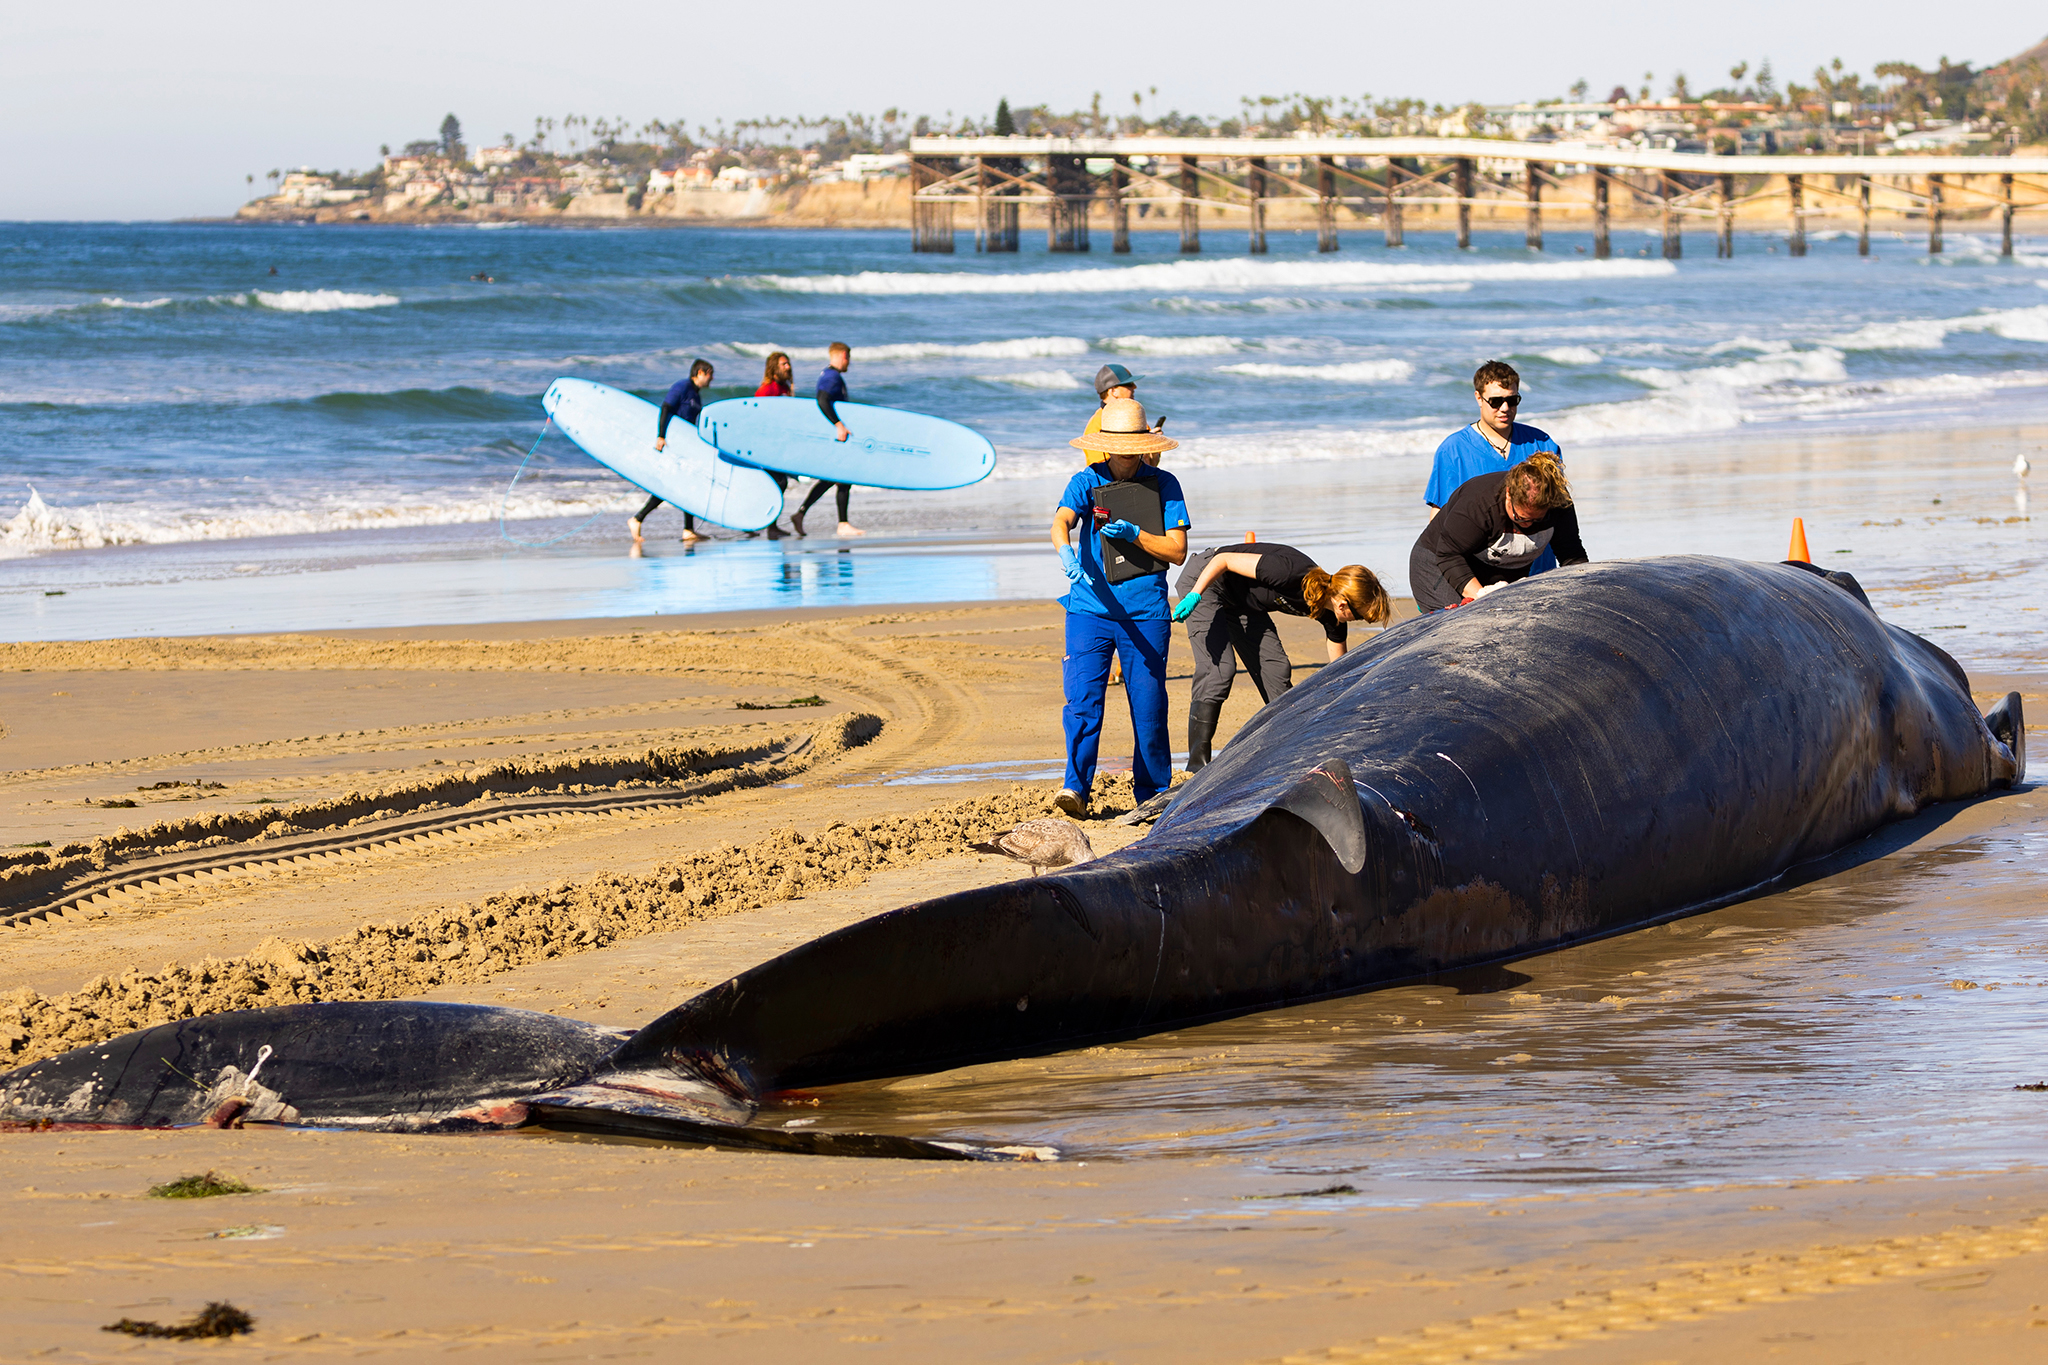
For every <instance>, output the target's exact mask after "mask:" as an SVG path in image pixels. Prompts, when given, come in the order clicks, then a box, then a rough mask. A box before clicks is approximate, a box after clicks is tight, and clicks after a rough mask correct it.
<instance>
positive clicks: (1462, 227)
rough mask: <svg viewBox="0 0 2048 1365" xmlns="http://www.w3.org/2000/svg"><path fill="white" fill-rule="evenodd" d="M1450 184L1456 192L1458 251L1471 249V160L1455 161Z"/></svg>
mask: <svg viewBox="0 0 2048 1365" xmlns="http://www.w3.org/2000/svg"><path fill="white" fill-rule="evenodd" d="M1452 184H1453V185H1455V186H1456V188H1457V192H1458V250H1460V251H1470V250H1471V249H1472V158H1471V157H1469V156H1461V157H1459V158H1458V159H1457V170H1456V171H1455V172H1454V173H1453V175H1452Z"/></svg>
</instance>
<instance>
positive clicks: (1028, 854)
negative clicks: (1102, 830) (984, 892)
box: [971, 819, 1095, 877]
mask: <svg viewBox="0 0 2048 1365" xmlns="http://www.w3.org/2000/svg"><path fill="white" fill-rule="evenodd" d="M971 847H973V848H974V850H975V851H976V852H978V853H1000V854H1002V855H1003V856H1004V857H1006V858H1015V859H1016V860H1017V861H1018V862H1020V863H1029V864H1030V865H1031V875H1032V876H1034V877H1035V876H1037V875H1038V874H1039V873H1040V872H1041V871H1043V870H1044V869H1045V868H1048V867H1068V866H1071V865H1073V864H1074V863H1085V862H1087V861H1088V860H1089V859H1091V858H1093V857H1094V856H1095V849H1094V846H1093V845H1091V844H1090V843H1089V842H1088V836H1087V834H1086V833H1084V832H1083V831H1082V829H1081V827H1080V826H1079V825H1077V824H1074V823H1072V822H1071V821H1067V820H1052V819H1045V820H1026V821H1024V822H1023V823H1022V824H1018V825H1012V826H1010V827H1009V828H1008V829H1006V830H1004V831H1003V832H1002V833H1000V834H998V835H996V837H995V838H993V839H991V840H989V842H987V843H985V844H974V845H972V846H971Z"/></svg>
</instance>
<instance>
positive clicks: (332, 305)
mask: <svg viewBox="0 0 2048 1365" xmlns="http://www.w3.org/2000/svg"><path fill="white" fill-rule="evenodd" d="M247 297H248V299H249V301H250V302H253V303H255V304H257V305H258V306H260V307H263V308H271V309H275V310H276V311H278V312H280V313H338V312H344V311H346V310H348V309H352V308H389V307H391V306H392V305H393V304H395V303H398V302H399V298H398V295H396V294H350V293H345V292H344V291H342V290H339V289H285V290H280V291H278V292H275V293H273V292H271V291H269V290H265V289H253V290H251V291H249V294H248V296H247Z"/></svg>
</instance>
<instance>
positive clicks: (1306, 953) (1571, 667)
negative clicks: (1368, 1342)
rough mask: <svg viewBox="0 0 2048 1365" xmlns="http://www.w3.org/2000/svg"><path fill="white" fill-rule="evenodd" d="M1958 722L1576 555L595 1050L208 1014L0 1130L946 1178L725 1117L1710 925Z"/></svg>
mask: <svg viewBox="0 0 2048 1365" xmlns="http://www.w3.org/2000/svg"><path fill="white" fill-rule="evenodd" d="M1988 722H1989V723H1988V724H1987V718H1986V717H1980V716H1979V715H1978V713H1977V710H1976V708H1975V706H1974V704H1973V703H1972V701H1971V699H1970V694H1969V683H1968V679H1967V678H1966V677H1965V676H1964V674H1963V671H1962V669H1961V668H1960V667H1958V666H1957V665H1956V663H1955V661H1954V660H1952V659H1950V658H1949V656H1948V655H1947V654H1945V653H1943V652H1942V651H1941V650H1939V649H1937V648H1936V647H1935V646H1933V645H1932V644H1929V643H1928V642H1927V641H1925V640H1922V639H1920V638H1919V637H1917V636H1915V635H1912V634H1910V633H1908V632H1906V631H1904V630H1900V629H1898V628H1897V627H1894V626H1888V625H1886V624H1885V623H1884V622H1882V621H1880V620H1879V619H1878V618H1877V616H1876V614H1875V613H1874V612H1873V611H1872V610H1871V609H1870V607H1869V604H1868V603H1867V601H1865V600H1864V598H1863V594H1862V591H1861V589H1860V588H1858V587H1856V585H1855V582H1854V580H1853V579H1850V578H1848V577H1847V576H1846V575H1840V574H1836V575H1822V574H1821V573H1820V572H1819V571H1818V570H1815V569H1812V568H1811V567H1810V566H1792V565H1756V564H1746V563H1739V562H1736V561H1732V560H1725V559H1713V558H1706V557H1678V558H1668V559H1655V560H1643V561H1630V562H1620V563H1609V564H1598V565H1587V566H1581V567H1575V568H1572V569H1567V570H1562V571H1559V572H1556V573H1551V574H1545V575H1541V576H1539V577H1537V578H1534V579H1530V580H1528V581H1526V582H1523V583H1519V584H1516V585H1514V586H1513V587H1511V588H1509V589H1506V590H1504V591H1502V592H1499V593H1495V594H1492V595H1491V596H1489V597H1487V598H1485V599H1483V600H1481V601H1480V602H1478V603H1475V604H1473V605H1471V606H1467V607H1463V608H1460V609H1458V610H1457V611H1454V612H1450V613H1445V614H1440V615H1437V616H1432V617H1427V618H1424V619H1422V620H1419V621H1411V622H1408V623H1406V624H1403V625H1401V626H1397V627H1395V628H1394V629H1392V630H1388V631H1386V632H1384V633H1382V634H1381V635H1380V636H1378V637H1377V638H1376V639H1374V640H1373V641H1372V642H1371V643H1370V644H1368V645H1366V646H1365V647H1363V648H1361V649H1358V650H1355V651H1353V652H1352V653H1350V654H1347V655H1346V656H1345V657H1344V658H1342V659H1340V660H1339V661H1337V662H1336V663H1334V664H1332V665H1330V666H1328V667H1326V668H1324V669H1322V670H1321V671H1320V673H1319V674H1318V676H1317V677H1316V678H1315V679H1314V680H1313V681H1311V682H1309V683H1307V684H1305V685H1303V686H1300V687H1296V688H1295V689H1293V690H1292V691H1290V692H1288V693H1287V694H1286V695H1285V696H1284V697H1282V698H1281V699H1280V700H1279V701H1278V702H1276V703H1274V704H1273V705H1271V706H1269V707H1267V708H1266V709H1265V710H1263V711H1261V712H1260V713H1259V714H1258V715H1257V716H1256V717H1255V718H1254V719H1253V720H1252V721H1251V722H1250V723H1249V724H1248V725H1246V726H1245V727H1244V729H1242V730H1241V731H1240V732H1239V733H1238V735H1237V737H1236V738H1235V739H1233V740H1232V741H1231V743H1230V745H1229V747H1228V748H1226V749H1225V750H1224V752H1223V753H1222V755H1221V756H1219V757H1218V758H1217V759H1216V761H1215V762H1213V763H1211V764H1210V765H1209V766H1208V767H1207V768H1205V769H1204V770H1203V771H1202V772H1201V774H1200V775H1199V776H1197V777H1196V778H1195V779H1194V780H1193V781H1191V782H1190V783H1188V785H1187V786H1186V787H1185V788H1183V789H1182V795H1181V797H1180V799H1179V800H1178V801H1177V803H1176V804H1175V805H1174V806H1173V808H1172V809H1171V810H1170V811H1169V812H1168V814H1167V815H1166V817H1165V818H1163V819H1162V820H1161V821H1160V822H1159V824H1158V825H1157V826H1156V827H1155V828H1154V829H1153V831H1152V832H1151V833H1150V834H1148V835H1147V836H1146V837H1145V838H1143V839H1141V840H1139V841H1138V842H1137V843H1135V844H1133V845H1131V846H1130V847H1128V848H1125V849H1123V850H1120V851H1118V852H1115V853H1112V854H1110V855H1108V856H1106V857H1103V858H1100V859H1097V860H1095V861H1093V862H1090V863H1086V864H1083V865H1082V866H1080V867H1077V868H1074V869H1071V870H1069V871H1065V872H1061V873H1057V874H1053V875H1049V876H1044V877H1036V878H1031V879H1028V880H1020V881H1015V882H1011V883H1007V884H1005V885H1001V886H994V887H988V888H983V889H979V890H974V891H966V892H961V893H958V894H956V895H951V896H946V897H942V898H939V899H936V900H931V901H927V902H923V903H921V904H917V905H912V906H907V907H905V908H903V909H900V910H895V911H891V912H889V913H888V914H885V915H881V916H877V917H876V918H874V919H870V920H866V921H863V922H861V923H859V924H855V925H852V926H849V927H848V928H845V929H842V930H839V931H838V932H836V933H833V934H829V935H827V936H825V937H824V938H820V939H817V940H815V941H813V942H811V943H807V944H804V945H802V946H801V947H798V948H796V949H793V950H792V951H790V952H787V953H785V954H783V955H782V956H780V957H778V958H775V959H773V960H771V961H769V962H766V963H763V964H762V965H760V966H758V967H755V968H753V969H752V970H750V971H747V972H745V973H742V974H741V975H739V976H737V977H734V978H733V979H732V980H730V981H728V982H725V983H724V984H723V985H720V986H716V987H713V988H712V989H711V990H709V991H706V992H705V993H704V994H702V995H699V996H697V997H695V998H694V999H692V1000H690V1001H687V1002H685V1003H684V1004H683V1005H681V1006H679V1007H678V1008H677V1009H675V1010H672V1011H670V1012H669V1013H668V1014H666V1015H664V1016H662V1017H661V1018H660V1019H657V1020H656V1021H654V1022H653V1023H651V1024H649V1025H648V1026H647V1027H646V1028H644V1029H642V1030H640V1032H638V1033H637V1034H634V1035H633V1036H632V1037H631V1038H629V1039H627V1040H626V1041H625V1042H624V1043H623V1044H620V1043H619V1041H618V1037H619V1035H618V1034H616V1033H614V1032H611V1031H608V1030H603V1029H598V1028H594V1027H592V1026H589V1025H584V1024H580V1023H576V1022H574V1021H571V1020H566V1019H557V1018H554V1017H552V1016H548V1015H540V1014H532V1013H529V1012H526V1011H519V1010H504V1009H491V1008H484V1007H471V1006H460V1005H444V1004H429V1003H423V1002H417V1001H378V1002H363V1003H357V1004H311V1005H293V1006H285V1007H281V1008H277V1009H268V1010H250V1011H239V1012H236V1013H231V1014H222V1015H213V1016H207V1017H202V1018H198V1019H187V1020H181V1021H177V1022H174V1023H168V1024H162V1025H158V1026H156V1027H154V1028H149V1029H144V1030H140V1031H138V1032H136V1033H131V1034H128V1035H126V1036H125V1037H122V1038H117V1039H112V1040H109V1041H108V1042H105V1043H100V1044H95V1045H93V1046H91V1047H86V1048H80V1049H77V1050H75V1051H73V1052H69V1053H66V1054H64V1055H63V1056H61V1057H54V1058H51V1059H49V1060H47V1061H43V1062H38V1063H34V1064H32V1065H30V1066H27V1067H23V1068H21V1069H19V1070H17V1071H14V1072H11V1073H8V1074H6V1075H4V1076H0V1124H30V1125H45V1124H49V1125H66V1126H69V1125H78V1124H92V1125H108V1126H112V1125H119V1126H161V1125H169V1124H184V1123H198V1122H222V1121H235V1122H240V1121H243V1120H244V1119H246V1120H247V1121H255V1122H278V1123H299V1124H323V1125H333V1126H353V1127H362V1128H382V1129H405V1130H414V1131H435V1130H439V1131H447V1130H462V1129H478V1128H489V1127H513V1126H519V1125H521V1124H525V1123H529V1122H538V1123H542V1124H544V1125H549V1126H557V1127H565V1128H571V1129H577V1130H584V1131H610V1132H625V1133H632V1134H638V1135H643V1136H667V1137H670V1138H672V1139H675V1140H688V1141H708V1142H717V1143H719V1144H721V1145H734V1146H749V1147H754V1148H758V1149H774V1150H784V1151H807V1152H817V1153H835V1152H836V1153H845V1154H858V1155H890V1156H922V1157H933V1156H937V1157H946V1158H950V1159H959V1158H961V1157H962V1156H965V1155H973V1154H974V1153H972V1152H971V1151H970V1148H969V1147H967V1146H965V1145H962V1144H947V1143H933V1142H925V1141H923V1140H919V1139H903V1138H887V1137H877V1136H873V1135H863V1134H835V1133H829V1132H819V1131H816V1130H804V1131H782V1130H779V1129H776V1128H774V1127H772V1126H765V1127H764V1126H760V1125H752V1124H751V1119H752V1115H753V1110H754V1106H755V1105H756V1103H757V1102H758V1101H759V1100H760V1099H761V1098H762V1097H764V1096H766V1095H768V1094H771V1093H772V1092H775V1091H778V1090H785V1089H791V1088H795V1087H800V1086H817V1085H826V1084H832V1083H837V1082H845V1081H854V1080H862V1079H870V1078H876V1077H885V1076H896V1075H908V1074H916V1073H922V1072H930V1071H937V1070H942V1069H945V1068H949V1067H954V1066H960V1065H965V1064H968V1063H973V1062H980V1061H990V1060H996V1059H1000V1058H1008V1057H1018V1056H1028V1055H1032V1054H1035V1053H1044V1052H1051V1051H1057V1050H1060V1049H1063V1048H1069V1047H1076V1046H1081V1045H1085V1044H1088V1043H1094V1042H1102V1041H1109V1040H1114V1039H1120V1038H1129V1037H1134V1036H1138V1035H1141V1034H1145V1033H1149V1032H1156V1031H1159V1030H1163V1029H1169V1028H1175V1027H1180V1026H1183V1025H1187V1024H1192V1023H1198V1022H1202V1021H1204V1020H1211V1019H1220V1018H1224V1017H1227V1016H1230V1015H1235V1014H1243V1013H1247V1012H1250V1011H1253V1010H1260V1009H1271V1008H1276V1007H1279V1006H1283V1005H1288V1004H1293V1003H1297V1002H1301V1001H1306V1000H1313V999H1317V998H1320V997H1326V996H1331V995H1339V994H1344V993H1347V992H1352V991H1360V990H1366V989H1370V988H1372V987H1376V986H1384V985H1391V984H1395V983H1398V982H1403V981H1412V980H1415V979H1417V978H1420V977H1427V976H1431V975H1434V974H1436V973H1440V972H1445V971H1453V970H1457V969H1460V968H1465V967H1473V966H1481V965H1485V964H1488V963H1496V962H1501V961H1506V960H1511V959H1514V958H1517V957H1522V956H1527V955H1530V954H1533V953H1539V952H1544V951H1546V950H1549V949H1553V948H1556V947H1560V946H1562V945H1565V944H1570V943H1575V942H1579V941H1582V940H1585V939H1589V938H1594V937H1598V936H1601V935H1605V934H1612V933H1618V932H1622V931H1625V930H1628V929H1632V928H1637V927H1640V926H1643V925H1648V924H1654V923H1657V922H1659V921H1662V920H1668V919H1672V918H1676V917H1678V916H1681V915H1687V914H1692V913H1696V912H1698V911H1701V910H1705V909H1708V908H1711V907H1713V906H1716V905H1721V904H1726V903H1727V902H1729V901H1732V900H1736V899H1739V898H1741V897H1743V896H1745V895H1749V894H1752V893H1754V892H1756V891H1758V890H1760V889H1762V888H1764V887H1766V886H1768V885H1769V884H1770V883H1771V882H1772V881H1773V880H1774V879H1776V878H1778V877H1779V876H1781V875H1783V874H1784V873H1785V872H1787V871H1788V870H1790V869H1791V868H1793V867H1796V866H1798V865H1799V864H1800V863H1803V862H1806V861H1809V860H1811V859H1815V858H1819V857H1822V856H1825V855H1827V854H1830V853H1833V852H1835V851H1837V850H1839V849H1841V848H1843V847H1844V846H1846V845H1848V844H1850V843H1853V842H1854V841H1856V840H1857V839H1859V838H1862V837H1863V836H1864V835H1867V834H1869V833H1870V832H1872V831H1873V830H1875V829H1877V828H1879V827H1880V826H1882V825H1883V824H1885V823H1887V822H1888V821H1892V820H1897V819H1901V818H1903V817H1905V816H1909V815H1912V814H1914V813H1915V812H1917V811H1919V810H1920V809H1921V808H1923V807H1925V806H1927V805H1929V804H1932V803H1935V802H1940V801H1953V800H1959V799H1962V798H1966V797H1971V796H1976V795H1979V794H1981V793H1983V792H1985V791H1986V790H1988V789H1990V788H1992V787H1995V786H2000V785H2013V784H2016V783H2017V782H2019V781H2021V780H2022V779H2023V776H2024V772H2025V766H2026V764H2025V728H2024V723H2023V719H2022V717H2021V716H2020V713H2019V699H2018V698H2017V696H2009V697H2008V698H2007V699H2006V700H2005V701H2004V702H2002V703H2001V704H2000V705H1999V706H1998V707H1996V708H1994V709H1993V711H1992V713H1991V716H1990V717H1989V718H1988ZM266 1046H267V1047H269V1048H270V1049H271V1050H272V1056H271V1057H270V1058H269V1059H268V1060H267V1061H264V1062H263V1063H262V1065H261V1067H260V1069H259V1065H258V1064H259V1058H260V1056H261V1049H262V1048H264V1047H266ZM251 1070H257V1076H256V1078H255V1079H254V1080H251V1079H250V1078H249V1073H250V1072H251ZM244 1099H246V1100H248V1101H249V1104H248V1106H247V1107H246V1109H244V1108H242V1107H241V1106H240V1102H241V1101H242V1100H244ZM223 1105H226V1106H228V1109H226V1110H224V1109H223ZM230 1110H232V1112H229V1111H230Z"/></svg>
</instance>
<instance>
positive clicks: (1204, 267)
mask: <svg viewBox="0 0 2048 1365" xmlns="http://www.w3.org/2000/svg"><path fill="white" fill-rule="evenodd" d="M1676 272H1677V267H1676V266H1674V265H1673V264H1672V263H1671V262H1669V261H1559V262H1555V263H1551V262H1537V261H1527V262H1520V261H1498V262H1488V261H1470V262H1446V263H1443V264H1434V263H1424V262H1412V263H1411V262H1395V263H1382V262H1375V261H1317V262H1308V261H1301V262H1296V261H1250V260H1231V261H1172V262H1169V263H1166V264H1161V265H1132V266H1120V267H1111V268H1107V269H1098V270H1044V271H1037V272H1033V273H1029V274H1022V273H1020V274H1003V275H997V274H986V275H984V274H971V273H968V272H965V271H944V272H940V271H933V272H930V273H913V272H909V271H894V270H865V271H862V272H860V273H859V274H855V275H735V276H728V277H726V278H725V279H724V280H722V281H720V283H722V284H724V285H726V286H728V287H730V288H737V289H759V290H776V291H780V292H783V293H789V294H1114V293H1127V292H1133V291H1142V292H1147V293H1161V294H1164V293H1174V294H1180V293H1188V292H1191V291H1194V292H1201V291H1214V290H1224V289H1271V288H1274V287H1275V286H1292V287H1299V288H1304V289H1332V288H1372V287H1374V286H1380V287H1387V286H1397V285H1418V284H1445V283H1473V282H1498V283H1517V284H1531V283H1545V282H1556V283H1567V282H1571V281H1575V280H1639V279H1650V278H1654V277H1659V276H1665V275H1671V274H1675V273H1676Z"/></svg>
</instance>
